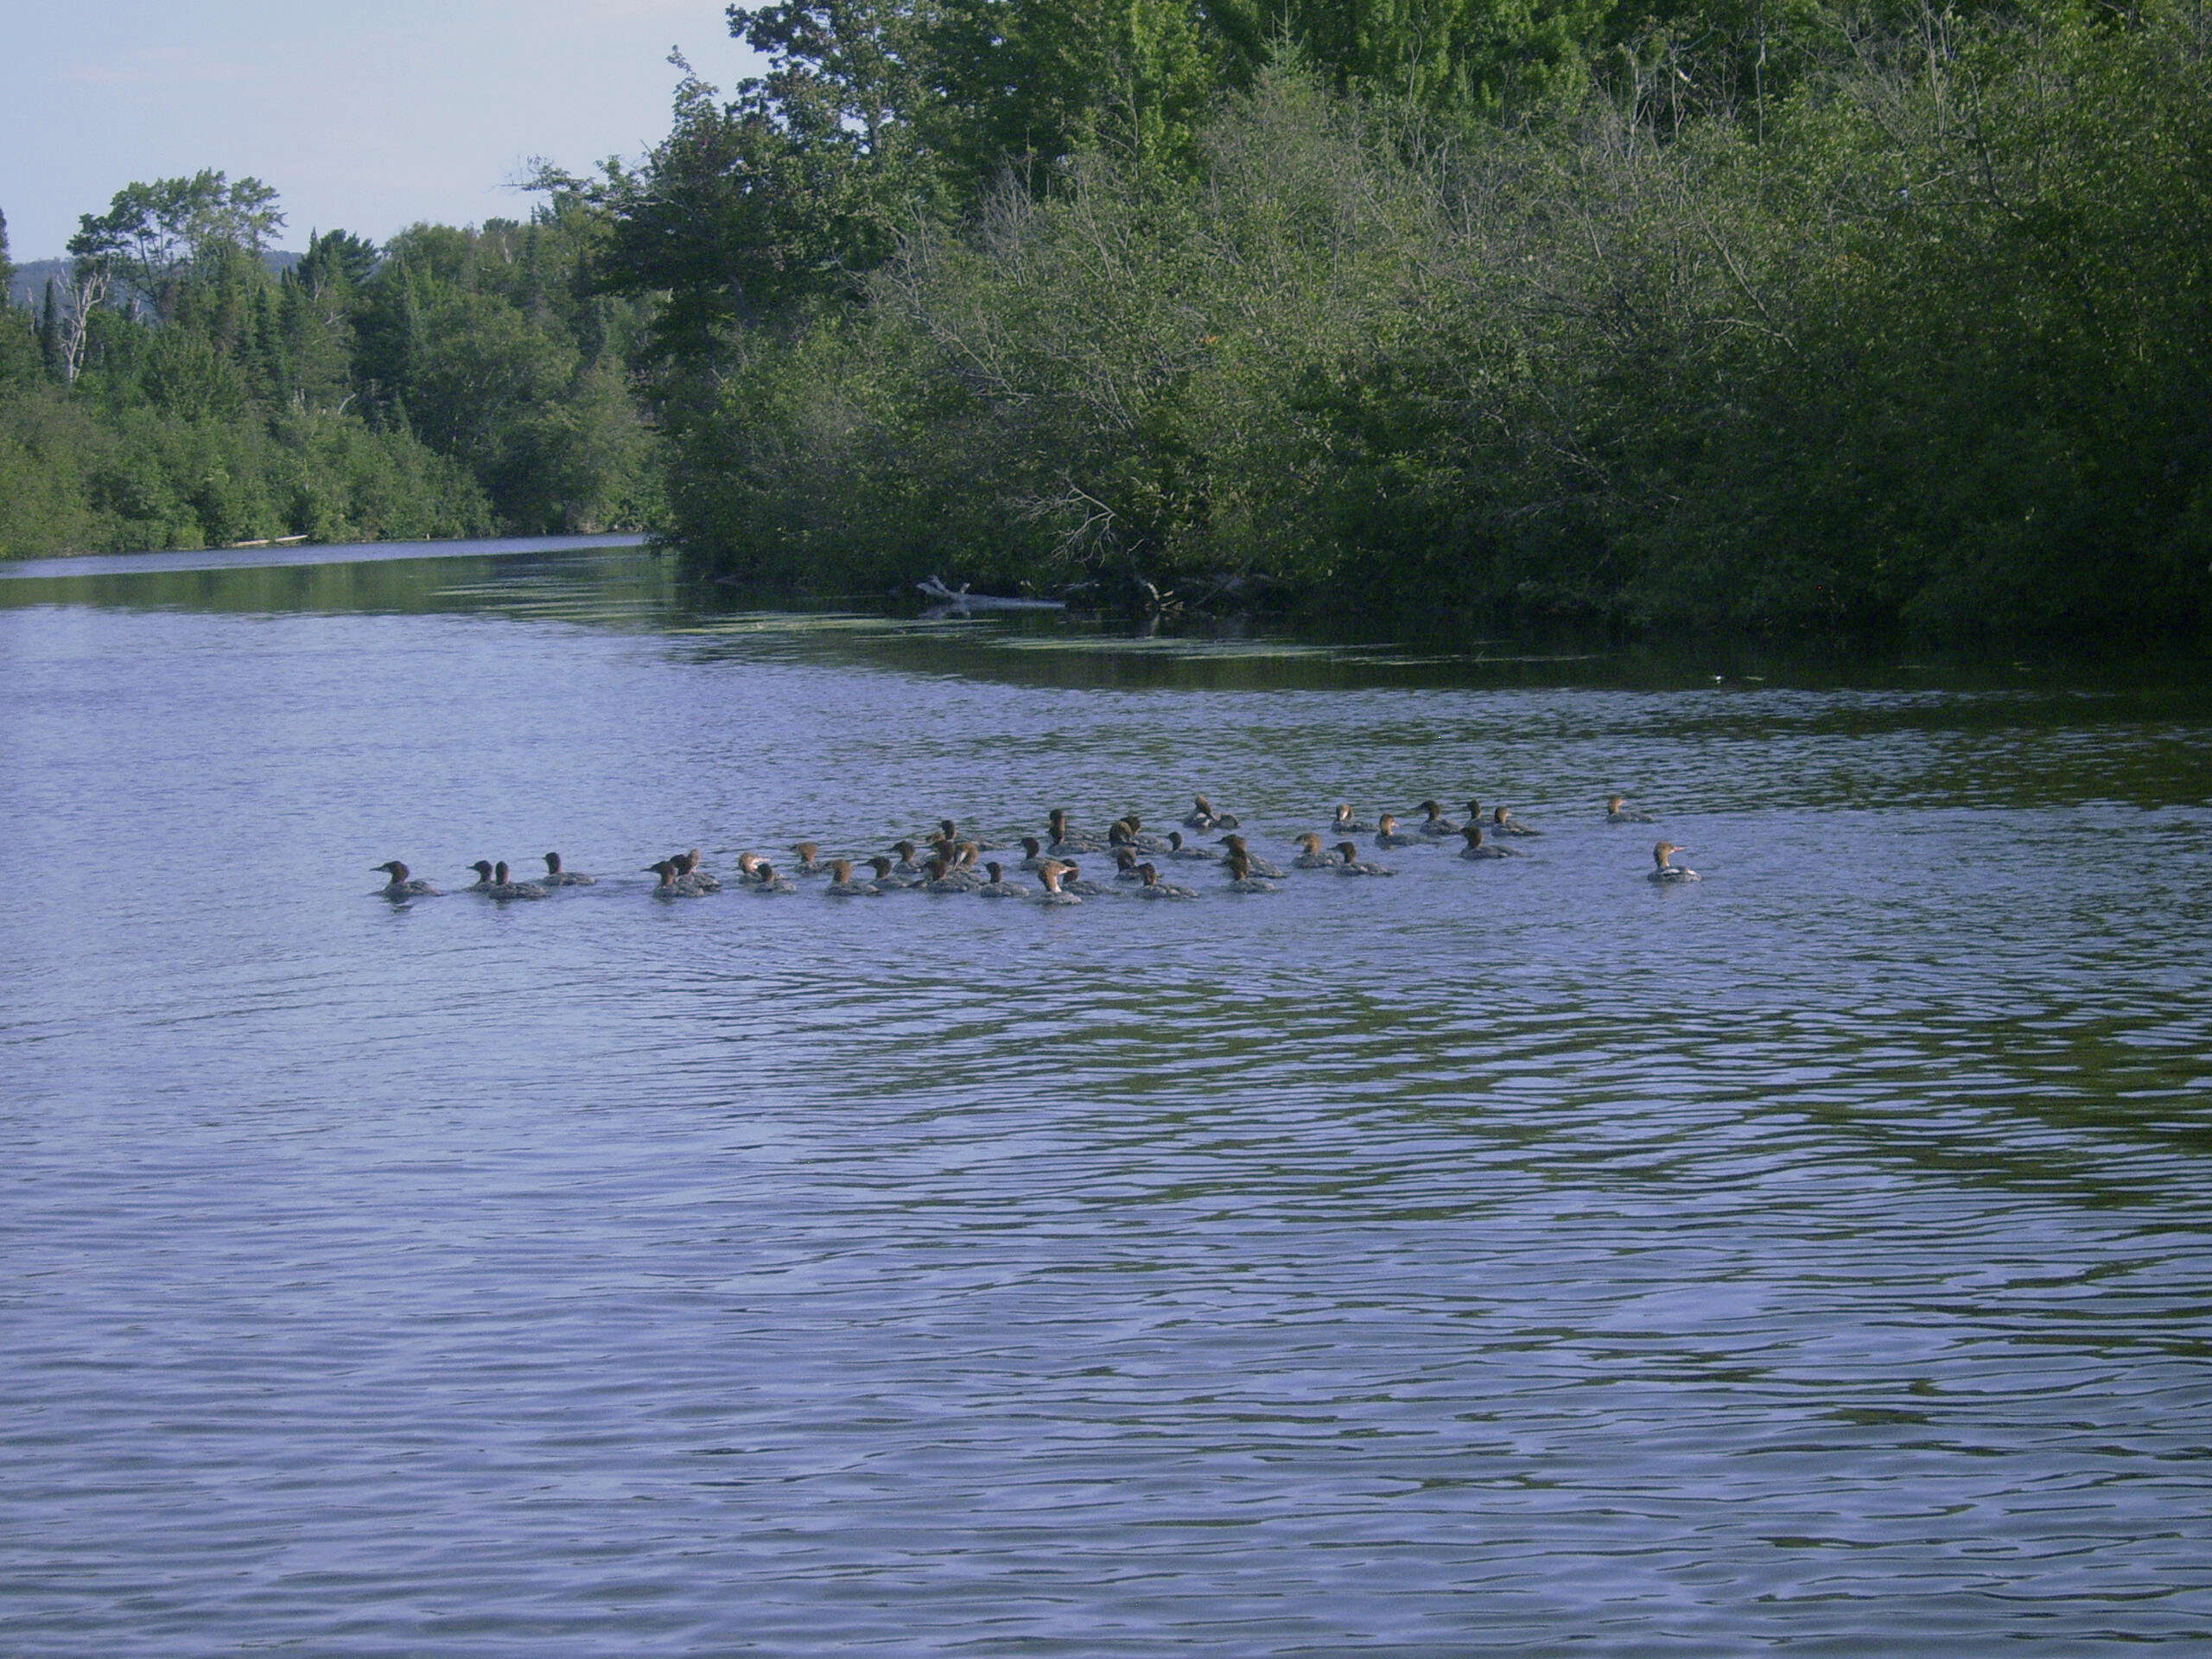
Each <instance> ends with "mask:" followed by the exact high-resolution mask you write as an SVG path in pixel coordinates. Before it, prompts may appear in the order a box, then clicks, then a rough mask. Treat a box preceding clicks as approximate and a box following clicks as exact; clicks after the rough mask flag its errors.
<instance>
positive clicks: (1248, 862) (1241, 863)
mask: <svg viewBox="0 0 2212 1659" xmlns="http://www.w3.org/2000/svg"><path fill="white" fill-rule="evenodd" d="M1229 890H1230V892H1231V893H1281V891H1282V889H1281V887H1277V886H1275V884H1274V882H1272V881H1268V880H1262V878H1261V877H1259V876H1256V875H1255V874H1252V855H1251V854H1249V853H1242V852H1233V853H1231V854H1230V855H1229Z"/></svg>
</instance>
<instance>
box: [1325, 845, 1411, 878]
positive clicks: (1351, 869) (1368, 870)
mask: <svg viewBox="0 0 2212 1659" xmlns="http://www.w3.org/2000/svg"><path fill="white" fill-rule="evenodd" d="M1336 870H1337V874H1338V875H1395V874H1397V872H1396V871H1395V870H1393V869H1392V868H1390V867H1389V865H1387V864H1377V863H1376V862H1375V861H1374V860H1372V859H1365V858H1362V857H1361V856H1360V855H1359V849H1358V847H1357V846H1356V845H1355V844H1353V843H1352V842H1349V841H1340V842H1338V843H1337V864H1336Z"/></svg>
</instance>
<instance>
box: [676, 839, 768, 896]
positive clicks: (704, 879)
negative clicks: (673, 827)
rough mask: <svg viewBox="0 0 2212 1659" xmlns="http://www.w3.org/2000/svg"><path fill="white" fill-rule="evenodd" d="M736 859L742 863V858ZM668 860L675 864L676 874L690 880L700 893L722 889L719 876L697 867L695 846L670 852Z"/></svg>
mask: <svg viewBox="0 0 2212 1659" xmlns="http://www.w3.org/2000/svg"><path fill="white" fill-rule="evenodd" d="M746 856H747V857H750V856H752V855H750V854H747V855H746ZM669 862H670V863H671V864H673V865H675V866H676V873H677V875H679V876H681V877H682V878H683V880H686V881H689V882H690V883H691V885H692V886H693V887H696V888H697V889H698V890H699V891H700V892H701V893H720V892H721V890H722V883H721V877H720V876H717V875H710V874H708V873H707V872H706V871H704V870H702V869H701V868H699V849H697V848H696V847H694V848H693V849H691V850H690V852H688V853H675V854H671V855H670V858H669ZM743 862H744V860H743V859H741V860H739V863H740V864H741V865H742V864H743ZM748 874H749V872H748Z"/></svg>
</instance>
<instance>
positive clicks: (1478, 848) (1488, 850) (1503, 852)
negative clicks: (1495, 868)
mask: <svg viewBox="0 0 2212 1659" xmlns="http://www.w3.org/2000/svg"><path fill="white" fill-rule="evenodd" d="M1459 833H1460V834H1461V835H1463V836H1465V837H1466V838H1467V844H1466V845H1465V847H1463V848H1461V849H1460V850H1459V856H1460V857H1462V858H1526V857H1527V856H1528V855H1527V854H1526V853H1524V852H1522V851H1521V850H1520V849H1518V848H1514V847H1500V846H1499V845H1497V842H1489V841H1484V839H1483V827H1482V825H1480V824H1479V823H1471V824H1469V825H1468V826H1467V827H1466V828H1465V829H1462V830H1461V831H1460V832H1459Z"/></svg>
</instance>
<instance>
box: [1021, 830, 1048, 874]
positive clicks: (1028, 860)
mask: <svg viewBox="0 0 2212 1659" xmlns="http://www.w3.org/2000/svg"><path fill="white" fill-rule="evenodd" d="M1044 861H1045V843H1044V842H1041V841H1039V840H1038V839H1037V837H1036V836H1023V837H1022V838H1021V868H1023V869H1025V870H1033V869H1036V868H1039V866H1040V865H1042V864H1043V863H1044Z"/></svg>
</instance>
